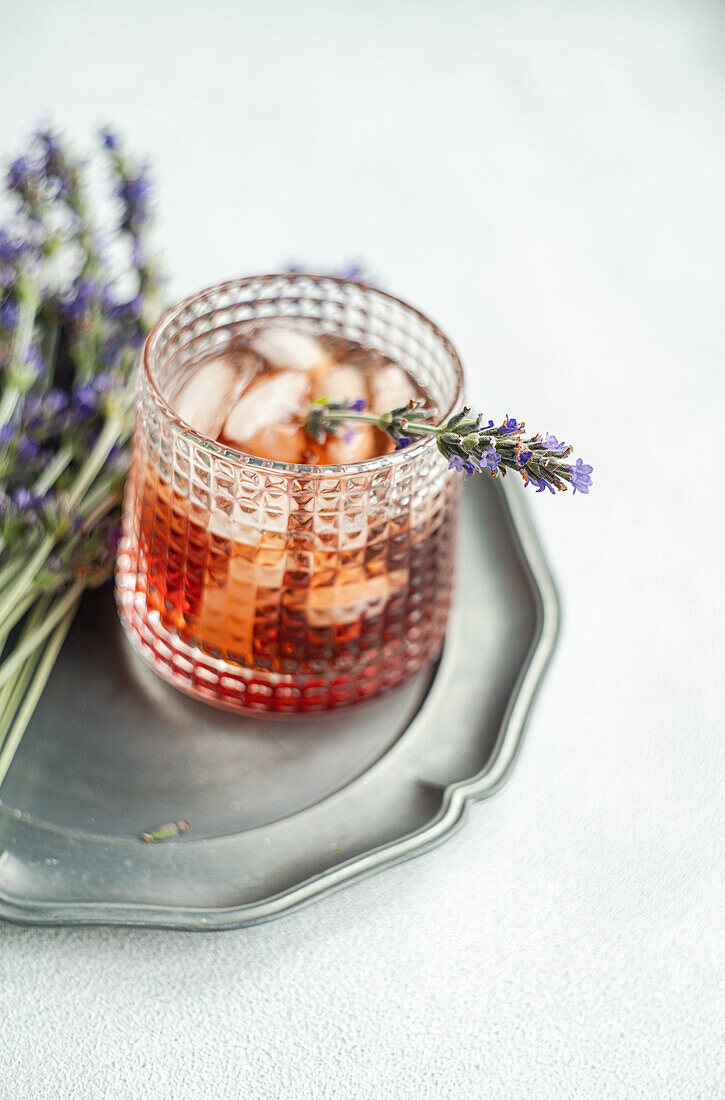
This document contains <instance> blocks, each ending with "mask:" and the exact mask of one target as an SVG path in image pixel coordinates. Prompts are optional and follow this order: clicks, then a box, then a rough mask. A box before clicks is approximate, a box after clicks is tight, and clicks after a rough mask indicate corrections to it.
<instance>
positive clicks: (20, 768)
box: [0, 478, 558, 929]
mask: <svg viewBox="0 0 725 1100" xmlns="http://www.w3.org/2000/svg"><path fill="white" fill-rule="evenodd" d="M458 549H459V565H458V578H457V586H456V593H457V595H456V601H455V606H454V612H453V616H452V620H451V624H450V627H449V632H448V638H447V641H446V647H445V650H444V654H443V657H442V659H441V661H440V662H439V664H438V665H437V666H436V667H435V668H433V669H431V670H428V671H426V672H424V673H421V674H419V676H418V677H417V678H415V679H414V680H413V681H412V682H411V683H409V684H407V685H405V686H404V687H402V688H399V689H397V690H396V691H394V692H392V693H390V694H389V695H387V696H385V697H383V698H382V699H379V700H374V701H371V702H370V703H366V704H364V705H361V706H357V707H353V708H350V709H347V710H340V711H337V712H331V713H328V714H315V715H309V716H296V717H294V718H286V719H285V718H280V719H276V718H273V717H266V718H257V717H239V716H236V715H232V714H228V713H225V712H222V711H219V710H216V709H213V708H211V707H209V706H206V705H205V704H203V703H198V702H195V701H194V700H191V699H189V698H187V697H186V696H184V695H182V694H180V693H179V692H177V691H175V690H174V689H173V688H171V687H170V686H168V685H167V684H165V683H163V682H162V681H161V680H160V679H158V677H156V676H155V675H154V674H153V673H152V672H151V671H150V670H149V669H147V668H146V666H145V665H144V664H143V663H142V662H141V661H140V660H139V658H138V657H137V656H136V655H135V654H134V653H133V652H132V650H131V648H130V646H129V644H128V642H127V641H126V639H125V638H124V636H123V633H122V631H121V628H120V625H119V623H118V620H117V617H116V612H115V607H114V606H113V599H112V594H111V591H110V588H106V589H103V590H101V591H100V592H97V593H93V594H90V595H89V596H87V597H86V599H85V600H84V603H83V605H82V608H81V611H80V613H79V615H78V617H77V619H76V622H75V624H74V626H73V629H72V630H71V633H70V635H69V637H68V640H67V642H66V645H65V647H64V649H63V651H62V653H61V656H60V658H59V660H58V662H57V665H56V667H55V669H54V671H53V675H52V677H51V680H50V682H49V684H48V686H47V688H46V691H45V693H44V695H43V698H42V700H41V702H40V704H39V706H38V708H37V710H36V713H35V715H34V717H33V721H32V724H31V726H30V728H29V729H28V731H27V733H26V735H25V738H24V739H23V742H22V744H21V747H20V750H19V751H18V753H17V756H16V758H15V761H14V763H13V766H12V768H11V770H10V772H9V773H8V777H7V779H6V782H5V784H4V786H3V789H2V804H0V916H2V917H6V918H8V919H12V920H20V921H25V922H30V923H66V924H68V923H116V924H129V925H132V924H133V925H154V926H158V927H176V928H196V929H206V928H228V927H239V926H242V925H246V924H252V923H257V922H259V921H261V920H265V919H269V918H271V917H273V916H276V915H279V914H281V913H283V912H284V911H286V910H288V909H291V908H293V907H295V906H297V905H300V904H303V903H304V902H306V901H309V900H311V899H312V898H314V897H316V896H318V895H320V894H322V893H324V892H325V891H328V890H331V889H334V888H337V887H339V886H341V885H344V884H345V883H347V882H350V881H352V880H354V879H355V878H357V877H359V876H361V875H363V874H366V873H369V872H371V871H373V870H377V869H379V868H381V867H384V866H386V865H388V864H390V863H393V862H396V861H398V860H400V859H403V858H406V857H408V856H410V855H414V854H416V853H417V852H419V851H421V850H423V849H425V848H427V847H430V846H431V845H432V844H434V843H436V842H438V841H440V840H441V839H443V838H444V837H445V836H446V835H448V834H449V833H450V832H451V831H452V829H453V828H454V827H455V826H456V825H457V824H458V823H459V821H460V820H461V818H462V815H463V812H464V810H465V807H466V805H467V804H468V803H469V802H470V801H472V800H474V799H479V798H483V797H485V796H486V795H488V794H490V793H492V791H493V790H495V789H496V788H497V787H498V785H500V783H501V781H502V779H503V778H505V776H506V774H507V773H508V770H509V768H510V766H511V764H512V762H513V760H514V758H515V755H516V751H517V749H518V746H519V743H520V739H521V734H522V732H523V726H524V722H525V718H526V714H527V712H528V709H529V706H530V704H531V701H532V699H533V695H534V692H535V690H536V687H537V685H538V682H539V680H540V678H541V676H542V674H543V671H544V669H545V666H546V663H547V661H548V658H549V656H550V654H551V651H552V649H553V646H554V642H555V637H556V629H557V622H558V606H557V600H556V594H555V591H554V588H553V584H552V581H551V577H550V575H549V573H548V570H547V568H546V564H545V562H544V561H543V558H542V557H541V552H540V550H539V548H538V544H537V543H536V539H535V536H534V535H533V532H532V530H531V527H530V525H529V521H528V517H527V513H526V510H525V504H524V502H523V500H522V490H521V488H520V487H519V486H518V485H514V486H512V487H510V486H506V485H504V486H502V485H500V484H498V483H495V482H493V481H492V480H491V479H484V478H477V479H472V480H471V481H470V482H469V483H468V486H467V490H466V493H465V500H464V508H463V512H462V517H461V531H460V537H459V548H458ZM178 820H188V821H189V823H190V829H189V831H188V832H186V833H184V834H183V835H182V836H180V837H178V838H175V839H173V840H171V841H167V842H164V843H162V844H152V845H150V844H144V843H142V842H141V841H140V840H139V834H140V833H142V832H144V831H146V830H148V829H151V828H154V827H156V826H158V825H161V824H164V823H166V822H169V821H178Z"/></svg>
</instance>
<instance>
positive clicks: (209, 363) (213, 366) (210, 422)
mask: <svg viewBox="0 0 725 1100" xmlns="http://www.w3.org/2000/svg"><path fill="white" fill-rule="evenodd" d="M256 362H258V361H256ZM256 362H255V357H253V356H242V355H239V354H234V353H231V352H230V353H229V354H227V355H219V356H214V358H212V359H207V360H205V361H204V362H202V363H199V365H198V366H197V367H196V368H195V369H194V372H193V374H192V375H191V377H190V378H189V380H188V381H187V382H186V383H185V384H184V386H183V387H182V389H181V391H180V392H179V394H178V396H177V397H176V399H175V401H174V402H173V406H174V411H175V412H176V415H177V416H178V417H179V418H180V419H181V420H184V421H186V423H187V424H189V425H190V427H192V428H193V429H194V431H196V432H198V433H199V434H200V435H206V436H208V437H209V438H210V439H216V438H217V437H218V436H219V433H220V431H221V429H222V425H223V423H224V418H225V417H226V415H227V412H228V410H229V406H230V404H232V403H233V402H234V401H235V400H236V398H237V397H238V396H239V393H240V392H241V389H242V386H244V385H246V384H247V382H248V381H249V379H250V378H251V377H252V375H253V373H254V370H255V369H256Z"/></svg>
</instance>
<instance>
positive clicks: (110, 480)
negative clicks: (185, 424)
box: [0, 128, 160, 784]
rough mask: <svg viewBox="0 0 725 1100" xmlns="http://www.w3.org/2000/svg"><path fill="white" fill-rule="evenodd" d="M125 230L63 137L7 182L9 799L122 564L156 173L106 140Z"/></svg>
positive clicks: (5, 688)
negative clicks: (104, 209)
mask: <svg viewBox="0 0 725 1100" xmlns="http://www.w3.org/2000/svg"><path fill="white" fill-rule="evenodd" d="M99 155H101V156H103V157H104V158H105V162H106V168H107V175H108V177H109V183H110V190H111V199H112V202H113V204H114V217H113V222H112V223H111V224H105V225H104V224H103V223H101V222H100V220H99V219H98V218H97V216H96V213H95V210H94V208H93V205H92V203H91V200H90V196H89V188H88V176H89V167H90V165H89V162H88V161H84V160H82V159H80V158H79V157H77V156H76V155H75V154H74V152H73V151H72V149H71V148H70V147H69V146H68V145H67V144H66V143H65V142H64V141H63V140H62V139H61V137H60V136H59V135H58V134H57V133H56V132H55V131H54V130H52V129H50V128H44V129H41V130H39V131H38V132H37V133H36V134H34V135H33V138H32V140H31V142H30V145H29V148H28V149H27V151H26V152H25V153H24V154H23V155H22V156H20V157H18V158H17V159H16V160H14V161H13V162H12V163H11V165H10V167H9V170H8V172H7V177H6V181H5V196H4V197H5V203H4V205H7V207H9V209H10V216H9V219H8V221H7V223H6V224H5V225H4V226H3V227H2V228H0V657H1V658H2V660H1V661H0V784H1V783H2V781H3V779H4V777H5V775H6V773H7V769H8V768H9V766H10V763H11V761H12V758H13V755H14V752H15V749H16V748H17V745H18V743H19V741H20V738H21V737H22V735H23V732H24V730H25V728H26V726H27V723H28V721H29V719H30V717H31V715H32V712H33V709H34V707H35V705H36V703H37V701H38V699H39V697H40V694H41V692H42V690H43V687H44V686H45V683H46V681H47V678H48V676H49V674H50V671H51V669H52V666H53V662H54V661H55V657H56V656H57V653H58V651H59V649H60V646H61V645H62V642H63V640H64V638H65V635H66V633H67V630H68V628H69V626H70V623H71V621H72V619H73V616H74V614H75V611H76V608H77V606H78V602H79V600H80V597H81V594H82V592H83V590H84V588H86V587H88V586H89V585H96V584H100V583H101V582H102V581H104V580H105V579H106V578H107V577H108V576H109V575H110V571H111V569H112V565H113V557H114V552H115V543H116V540H117V535H118V530H119V527H118V520H119V505H120V501H121V490H122V485H123V481H124V478H125V475H126V471H127V467H128V448H127V444H128V441H129V438H130V434H131V431H132V427H133V395H134V386H133V381H132V375H133V370H134V367H135V363H136V359H137V355H138V349H139V347H140V345H141V343H142V342H143V339H144V337H145V335H146V333H147V331H148V329H149V327H150V325H151V324H152V323H153V321H154V320H155V317H156V315H157V313H158V310H159V300H160V295H159V291H160V278H159V273H158V269H157V266H156V264H155V263H154V261H153V259H152V257H151V255H150V253H149V251H148V245H147V239H148V228H149V224H150V184H149V177H148V170H147V168H146V167H145V166H139V165H137V164H136V163H135V162H134V161H133V160H132V159H131V158H130V157H129V156H128V154H127V153H126V152H125V150H124V149H123V147H122V146H121V144H120V142H119V140H118V138H117V137H116V136H115V135H114V134H113V133H111V132H110V131H108V130H106V131H104V132H103V134H102V135H101V140H100V150H99Z"/></svg>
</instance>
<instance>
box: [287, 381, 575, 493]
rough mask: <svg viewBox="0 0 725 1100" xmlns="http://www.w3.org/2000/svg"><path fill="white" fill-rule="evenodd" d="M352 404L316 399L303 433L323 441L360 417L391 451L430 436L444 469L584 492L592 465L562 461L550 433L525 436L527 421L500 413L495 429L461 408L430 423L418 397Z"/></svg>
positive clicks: (562, 448) (564, 453) (563, 453)
mask: <svg viewBox="0 0 725 1100" xmlns="http://www.w3.org/2000/svg"><path fill="white" fill-rule="evenodd" d="M357 404H359V403H357V402H356V403H354V404H353V403H351V402H346V401H339V402H330V401H327V400H326V399H325V398H321V399H318V400H317V401H315V402H314V404H313V405H312V406H311V408H310V411H309V412H308V414H307V418H306V427H307V431H308V432H309V433H310V434H311V435H312V436H313V437H314V438H315V439H319V440H324V439H325V437H326V435H328V434H331V435H336V434H338V433H339V430H340V424H341V423H343V422H344V421H345V420H349V419H353V420H363V421H366V422H368V423H370V424H374V425H375V426H376V427H377V428H378V429H379V430H380V431H382V432H385V433H386V435H388V436H389V438H390V439H392V440H393V442H394V443H395V449H396V450H401V449H402V448H403V447H407V446H408V444H409V443H411V442H412V441H413V440H416V439H435V442H436V446H437V448H438V450H439V451H440V453H441V455H442V456H443V458H445V459H446V460H447V462H448V469H449V470H453V471H455V472H457V473H465V474H467V475H468V476H469V477H470V476H471V474H473V473H477V472H486V473H489V474H490V475H491V476H492V477H498V476H499V475H500V476H501V477H505V476H506V474H507V472H508V471H509V470H513V471H515V472H516V473H518V474H520V475H521V477H522V478H523V481H524V484H525V485H529V484H531V485H534V486H536V487H537V492H539V493H543V492H545V491H546V490H547V489H548V490H549V492H551V493H556V492H557V491H561V490H562V489H566V488H567V486H568V485H571V486H572V488H573V490H574V492H575V493H577V492H579V493H585V494H586V493H588V492H589V488H590V486H591V484H592V479H591V473H592V467H591V466H587V465H585V464H584V463H583V462H582V460H581V459H580V458H579V459H577V461H576V464H575V465H574V466H571V465H570V464H569V463H568V462H566V461H564V460H565V459H566V458H567V457H568V455H569V453H570V451H571V448H570V447H569V446H568V445H567V444H564V443H560V442H559V440H558V439H557V438H556V436H553V435H546V436H545V437H544V438H543V439H542V437H541V435H534V436H528V437H526V438H524V431H525V428H526V425H525V424H524V422H523V421H520V420H516V419H515V418H514V417H509V416H506V417H504V420H503V423H502V424H501V425H500V426H499V427H498V428H495V427H494V426H493V421H492V420H489V421H488V424H484V420H483V416H481V415H479V416H477V417H472V416H471V410H470V409H469V408H464V409H462V410H461V411H460V412H457V413H455V414H454V415H453V416H451V417H450V419H449V420H447V421H446V423H445V424H440V425H438V426H434V424H432V423H431V421H432V420H434V418H435V413H434V410H432V409H428V408H426V407H425V404H424V402H423V401H422V400H417V401H411V402H409V404H408V405H404V406H401V407H400V408H397V409H391V410H390V411H389V412H384V413H382V414H381V415H380V416H375V415H374V414H372V413H370V414H367V415H366V414H363V413H360V412H355V413H353V412H352V410H353V408H355V407H356V405H357Z"/></svg>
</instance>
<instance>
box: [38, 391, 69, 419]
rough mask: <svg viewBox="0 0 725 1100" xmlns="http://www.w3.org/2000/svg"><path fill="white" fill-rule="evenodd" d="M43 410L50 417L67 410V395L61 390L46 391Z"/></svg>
mask: <svg viewBox="0 0 725 1100" xmlns="http://www.w3.org/2000/svg"><path fill="white" fill-rule="evenodd" d="M43 408H44V409H45V410H46V411H47V412H48V413H50V415H51V416H56V415H57V414H58V413H61V412H63V411H64V410H65V409H67V408H68V394H67V393H63V391H62V390H48V392H47V393H46V394H45V396H44V397H43Z"/></svg>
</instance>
